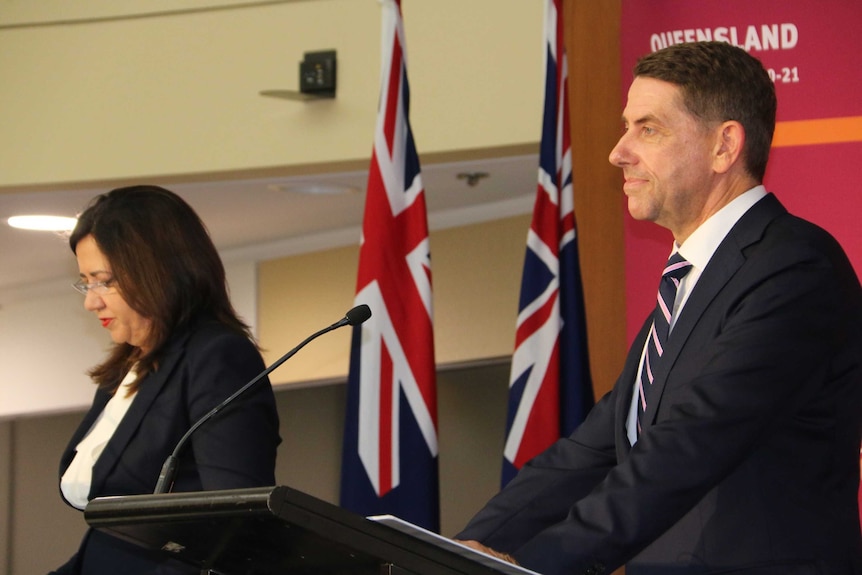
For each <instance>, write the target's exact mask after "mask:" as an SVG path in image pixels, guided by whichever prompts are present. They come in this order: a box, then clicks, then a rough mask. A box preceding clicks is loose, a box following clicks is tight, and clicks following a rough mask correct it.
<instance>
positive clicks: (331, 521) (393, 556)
mask: <svg viewBox="0 0 862 575" xmlns="http://www.w3.org/2000/svg"><path fill="white" fill-rule="evenodd" d="M84 517H85V519H86V521H87V523H89V524H90V526H91V527H93V528H96V529H99V530H101V531H104V532H106V533H109V534H111V535H113V536H115V537H119V538H121V539H124V540H125V541H128V542H131V543H133V544H135V545H139V546H142V547H144V548H147V549H152V550H161V551H162V552H163V553H165V554H168V555H170V556H172V557H173V558H174V560H175V561H177V562H179V563H181V564H185V565H188V566H189V567H190V568H193V569H195V570H198V571H200V572H202V573H217V574H224V575H251V574H255V575H258V574H260V575H266V574H276V573H277V574H285V573H287V574H291V575H380V574H392V575H396V574H397V575H499V574H503V573H507V574H523V573H530V572H529V571H527V570H525V569H520V568H518V567H516V566H514V565H509V564H507V563H503V562H501V561H497V560H496V559H492V558H490V557H487V556H486V555H483V554H481V553H475V552H473V551H472V550H470V549H467V548H465V547H463V546H460V545H457V544H454V543H453V542H451V541H448V540H446V539H443V538H438V537H435V536H433V535H431V534H427V536H426V535H423V534H422V533H421V532H419V531H417V532H416V533H409V532H406V531H404V530H403V529H407V531H410V529H409V527H410V526H409V525H407V526H406V527H401V528H395V527H392V526H390V525H387V524H383V523H380V522H376V521H373V520H370V519H366V518H365V517H361V516H359V515H356V514H354V513H351V512H349V511H347V510H345V509H342V508H340V507H337V506H335V505H332V504H329V503H326V502H325V501H322V500H320V499H317V498H315V497H312V496H310V495H308V494H305V493H302V492H300V491H297V490H295V489H290V488H288V487H283V486H279V487H262V488H255V489H233V490H225V491H202V492H195V493H168V494H160V495H133V496H125V497H101V498H97V499H94V500H93V501H91V502H90V504H89V505H87V508H86V510H85V511H84ZM417 533H418V535H417Z"/></svg>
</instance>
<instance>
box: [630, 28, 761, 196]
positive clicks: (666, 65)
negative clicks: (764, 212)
mask: <svg viewBox="0 0 862 575" xmlns="http://www.w3.org/2000/svg"><path fill="white" fill-rule="evenodd" d="M634 75H635V76H636V77H638V76H642V77H646V78H655V79H656V80H662V81H664V82H670V83H671V84H676V85H677V86H679V87H680V89H681V91H682V97H683V101H684V102H685V105H686V107H687V108H688V111H689V112H691V113H692V114H694V115H695V116H696V117H698V118H701V119H702V120H704V121H706V122H725V121H728V120H734V121H737V122H739V123H740V124H742V127H743V128H744V129H745V145H744V148H743V159H744V161H745V166H746V169H747V171H748V172H749V174H751V176H753V177H754V178H755V179H756V180H757V181H758V182H762V181H763V176H764V173H765V172H766V163H767V161H768V160H769V148H770V146H771V145H772V135H773V132H774V131H775V112H776V108H777V101H776V98H775V84H774V83H773V81H772V79H771V78H770V77H769V74H768V73H767V71H766V70H765V69H764V67H763V64H761V63H760V60H758V59H757V58H755V57H754V56H752V55H750V54H748V53H747V52H746V51H745V50H743V49H742V48H739V47H737V46H731V45H730V44H727V43H725V42H691V43H684V44H676V45H673V46H670V47H668V48H665V49H663V50H659V51H658V52H653V53H652V54H649V55H647V56H644V57H643V58H641V59H640V60H638V62H637V64H636V65H635V68H634Z"/></svg>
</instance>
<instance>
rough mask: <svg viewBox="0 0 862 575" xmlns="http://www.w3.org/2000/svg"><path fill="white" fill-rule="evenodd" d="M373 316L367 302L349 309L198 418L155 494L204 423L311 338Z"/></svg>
mask: <svg viewBox="0 0 862 575" xmlns="http://www.w3.org/2000/svg"><path fill="white" fill-rule="evenodd" d="M370 317H371V308H370V307H368V306H367V305H365V304H361V305H358V306H356V307H354V308H353V309H351V310H350V311H348V312H347V313H346V314H345V315H344V317H343V318H341V319H340V320H338V321H337V322H335V323H334V324H332V325H330V326H329V327H325V328H323V329H321V330H320V331H317V332H315V333H313V334H311V335H310V336H308V337H307V338H305V339H304V340H303V341H302V343H300V344H299V345H297V346H296V347H294V348H293V349H291V350H290V351H289V352H287V353H286V354H284V355H283V356H281V357H280V358H278V360H276V361H275V363H273V364H272V365H270V366H269V367H268V368H266V369H265V370H263V371H262V372H260V373H259V374H258V375H257V376H255V377H254V379H252V380H251V381H249V382H248V383H246V384H245V385H243V386H242V387H241V388H239V389H238V390H237V391H235V392H234V393H233V394H232V395H231V396H230V397H228V398H227V399H225V400H224V401H222V402H221V403H220V404H218V405H217V406H215V407H214V408H213V409H211V410H210V411H209V412H208V413H207V414H205V415H204V416H203V417H201V418H200V419H198V420H197V421H196V422H195V424H194V425H192V426H191V427H190V428H189V430H188V431H186V433H185V435H183V436H182V437H181V438H180V440H179V441H178V442H177V445H176V447H174V451H173V452H172V453H171V454H170V455H169V456H168V458H167V459H166V460H165V463H164V465H162V470H161V472H160V473H159V480H158V481H157V482H156V489H155V491H153V494H159V493H169V492H170V489H171V487H173V484H174V476H175V475H176V473H177V464H178V463H179V455H180V452H181V451H182V449H183V447H184V446H185V444H186V442H187V441H188V439H189V437H191V436H192V434H193V433H194V432H195V431H196V430H197V429H198V428H199V427H200V426H201V425H203V424H204V423H206V422H207V421H209V420H210V419H212V418H213V417H214V416H215V415H216V414H217V413H218V412H219V411H221V410H222V409H224V408H225V407H227V406H228V405H230V404H231V403H232V402H233V401H234V400H235V399H237V398H238V397H239V396H241V395H242V394H244V393H245V392H246V391H248V390H249V389H251V388H252V387H253V386H254V384H256V383H257V382H258V381H260V380H261V379H263V378H264V377H266V376H267V375H269V374H270V373H271V372H272V371H273V370H275V369H276V368H277V367H278V366H280V365H281V364H282V363H284V362H285V361H287V360H288V359H290V358H291V357H293V356H294V355H295V354H296V352H298V351H299V350H300V349H302V348H303V347H305V346H306V344H308V343H309V342H310V341H311V340H313V339H316V338H317V337H320V336H321V335H323V334H325V333H328V332H330V331H332V330H334V329H338V328H340V327H344V326H346V325H351V326H357V325H360V324H361V323H363V322H364V321H365V320H367V319H368V318H370Z"/></svg>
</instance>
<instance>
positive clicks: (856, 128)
mask: <svg viewBox="0 0 862 575" xmlns="http://www.w3.org/2000/svg"><path fill="white" fill-rule="evenodd" d="M840 142H862V116H852V117H849V118H827V119H823V120H797V121H795V122H778V123H777V124H776V125H775V136H774V137H773V138H772V145H773V146H775V147H777V148H778V147H784V146H807V145H811V144H838V143H840Z"/></svg>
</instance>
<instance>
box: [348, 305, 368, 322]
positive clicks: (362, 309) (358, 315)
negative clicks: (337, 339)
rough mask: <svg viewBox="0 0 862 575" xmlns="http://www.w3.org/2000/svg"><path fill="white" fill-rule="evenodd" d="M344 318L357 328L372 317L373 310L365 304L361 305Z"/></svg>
mask: <svg viewBox="0 0 862 575" xmlns="http://www.w3.org/2000/svg"><path fill="white" fill-rule="evenodd" d="M344 317H346V318H347V323H348V324H350V325H352V326H357V325H359V324H361V323H363V322H364V321H365V320H367V319H368V318H369V317H371V308H370V307H368V306H367V305H365V304H361V305H358V306H356V307H355V308H353V309H352V310H350V311H349V312H347V314H346V315H345V316H344Z"/></svg>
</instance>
